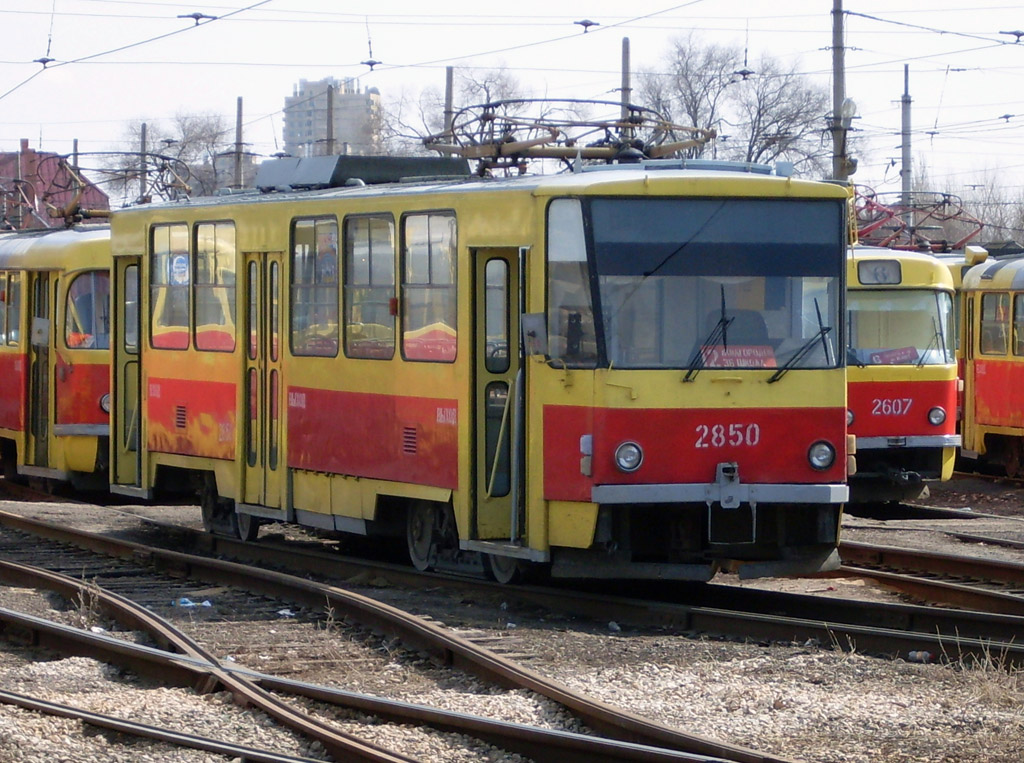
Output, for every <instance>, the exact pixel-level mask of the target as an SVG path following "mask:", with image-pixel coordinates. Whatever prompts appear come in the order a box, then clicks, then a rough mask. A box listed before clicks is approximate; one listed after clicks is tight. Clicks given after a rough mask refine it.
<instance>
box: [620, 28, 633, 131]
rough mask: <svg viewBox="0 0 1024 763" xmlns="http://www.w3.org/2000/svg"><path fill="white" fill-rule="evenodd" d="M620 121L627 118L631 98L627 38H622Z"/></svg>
mask: <svg viewBox="0 0 1024 763" xmlns="http://www.w3.org/2000/svg"><path fill="white" fill-rule="evenodd" d="M620 91H621V93H622V119H623V121H625V120H626V119H628V118H629V102H630V101H631V100H632V98H633V88H632V87H630V77H629V38H628V37H623V38H622V87H621V88H620Z"/></svg>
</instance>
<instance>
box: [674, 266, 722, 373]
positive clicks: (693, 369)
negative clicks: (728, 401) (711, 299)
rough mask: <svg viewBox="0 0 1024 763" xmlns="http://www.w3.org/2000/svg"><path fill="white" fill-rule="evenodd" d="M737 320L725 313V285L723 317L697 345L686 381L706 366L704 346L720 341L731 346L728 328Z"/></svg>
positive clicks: (713, 344)
mask: <svg viewBox="0 0 1024 763" xmlns="http://www.w3.org/2000/svg"><path fill="white" fill-rule="evenodd" d="M733 320H735V317H733V318H728V317H726V315H725V287H724V286H723V287H722V317H721V318H719V319H718V323H716V324H715V325H714V326H712V327H711V333H709V334H708V335H707V336H706V337H704V341H703V342H701V343H700V344H698V345H697V351H696V352H694V353H693V357H691V358H690V362H689V363H687V365H688V366H689V367H690V370H689V371H687V372H686V376H684V377H683V381H684V382H691V381H693V380H694V379H696V378H697V374H699V373H700V371H701V369H702V368H704V363H705V358H704V348H705V347H714V346H715V345H716V344H718V343H719V339H721V344H722V346H723V347H725V348H728V347H729V337H728V335H727V334H726V330H727V329H728V328H729V324H730V323H732V322H733Z"/></svg>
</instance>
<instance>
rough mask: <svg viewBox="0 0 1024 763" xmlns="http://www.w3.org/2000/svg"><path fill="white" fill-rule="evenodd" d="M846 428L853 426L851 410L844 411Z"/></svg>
mask: <svg viewBox="0 0 1024 763" xmlns="http://www.w3.org/2000/svg"><path fill="white" fill-rule="evenodd" d="M846 426H848V427H850V426H853V408H847V409H846Z"/></svg>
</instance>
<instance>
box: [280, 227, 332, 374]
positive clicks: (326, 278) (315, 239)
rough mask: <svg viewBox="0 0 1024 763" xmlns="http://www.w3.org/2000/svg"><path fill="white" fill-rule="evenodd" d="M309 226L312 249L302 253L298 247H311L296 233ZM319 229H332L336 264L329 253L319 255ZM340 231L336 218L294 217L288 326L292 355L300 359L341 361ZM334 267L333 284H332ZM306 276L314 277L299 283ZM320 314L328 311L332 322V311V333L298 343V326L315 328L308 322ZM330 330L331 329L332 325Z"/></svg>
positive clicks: (308, 338) (291, 237)
mask: <svg viewBox="0 0 1024 763" xmlns="http://www.w3.org/2000/svg"><path fill="white" fill-rule="evenodd" d="M306 226H311V228H312V238H311V243H312V248H311V249H308V250H306V251H303V252H301V253H300V252H299V250H298V246H304V245H305V246H308V244H306V243H305V242H299V243H297V242H296V237H297V231H298V230H299V229H300V228H305V227H306ZM320 226H326V228H328V229H329V228H330V227H331V226H333V229H334V235H333V238H334V255H333V261H332V260H331V259H330V258H328V255H327V252H326V250H325V252H324V253H321V252H320V251H319V245H320V240H321V239H320V235H321V232H320ZM339 230H340V227H339V225H338V218H337V217H335V216H333V215H326V216H325V215H320V216H314V217H295V218H293V219H292V221H291V230H290V233H289V252H290V256H289V264H290V267H289V271H290V273H289V287H290V288H289V291H290V297H291V299H290V303H289V310H288V313H289V314H288V323H289V335H290V339H289V343H290V346H291V352H292V355H295V356H300V357H326V358H336V357H338V348H339V345H340V344H341V343H340V341H339V340H340V325H341V322H340V320H339V318H340V309H341V299H340V283H339V278H338V274H339V271H338V264H339V263H338V257H339V247H338V243H339V235H340V234H339ZM322 257H323V258H325V259H324V260H323V262H321V258H322ZM300 260H301V262H300ZM332 262H333V266H332ZM300 265H301V267H300ZM332 267H333V281H332V280H331V277H332V269H331V268H332ZM306 274H311V278H310V280H308V281H307V280H302V281H299V280H297V278H298V277H299V276H300V275H303V276H305V275H306ZM309 294H312V295H313V300H312V302H309V301H308V300H304V299H300V295H303V296H306V295H309ZM320 297H325V298H326V299H325V300H324V301H323V303H320V302H318V301H317V300H318V299H319V298H320ZM300 306H301V307H302V310H303V312H302V313H301V314H300V313H299V311H298V308H299V307H300ZM319 310H326V316H327V318H328V319H330V313H331V312H332V311H333V313H334V327H333V330H331V331H329V332H328V333H327V335H326V336H324V337H312V336H310V337H307V338H305V339H304V340H302V341H301V342H299V341H297V339H299V338H300V336H299V334H300V333H301V330H300V329H299V328H298V325H299V324H300V323H302V322H303V321H305V322H306V325H307V327H308V326H312V325H316V324H314V323H310V322H309V318H310V316H313V315H315V314H316V312H317V311H319ZM328 326H330V323H329V322H328ZM314 340H316V341H314Z"/></svg>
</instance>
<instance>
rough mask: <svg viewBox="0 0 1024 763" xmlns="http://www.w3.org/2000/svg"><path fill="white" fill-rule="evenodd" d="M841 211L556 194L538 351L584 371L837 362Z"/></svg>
mask: <svg viewBox="0 0 1024 763" xmlns="http://www.w3.org/2000/svg"><path fill="white" fill-rule="evenodd" d="M842 215H843V206H842V204H841V202H837V201H834V200H827V199H823V200H820V201H814V200H793V199H735V198H728V199H689V198H686V199H679V198H676V199H651V198H631V199H621V198H620V199H604V198H597V199H592V200H584V201H579V200H575V199H559V200H556V201H554V202H553V203H552V204H551V206H550V208H549V212H548V222H549V228H548V338H549V343H548V354H549V355H550V356H551V357H552V358H553V359H560V360H562V361H563V362H565V363H566V365H569V366H590V367H594V366H599V365H606V366H611V367H614V368H677V369H690V370H691V371H697V370H700V369H702V368H709V369H710V368H764V369H776V370H777V371H779V370H788V369H791V368H832V367H836V366H837V365H839V364H840V363H841V362H842V358H841V357H839V353H838V348H839V347H840V346H841V345H840V337H839V332H840V328H841V319H840V316H841V313H840V309H841V307H840V305H841V302H842V298H843V295H842V274H843V273H844V272H845V271H844V269H845V267H846V265H845V259H844V258H845V251H844V231H843V218H842ZM585 216H587V217H589V221H588V223H589V224H588V225H586V226H585V225H584V217H585ZM586 229H589V231H590V232H591V233H592V235H591V238H590V241H589V242H587V240H586V237H585V235H584V230H586Z"/></svg>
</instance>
